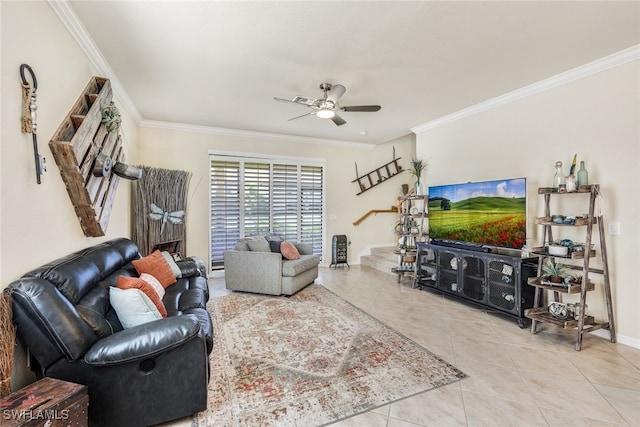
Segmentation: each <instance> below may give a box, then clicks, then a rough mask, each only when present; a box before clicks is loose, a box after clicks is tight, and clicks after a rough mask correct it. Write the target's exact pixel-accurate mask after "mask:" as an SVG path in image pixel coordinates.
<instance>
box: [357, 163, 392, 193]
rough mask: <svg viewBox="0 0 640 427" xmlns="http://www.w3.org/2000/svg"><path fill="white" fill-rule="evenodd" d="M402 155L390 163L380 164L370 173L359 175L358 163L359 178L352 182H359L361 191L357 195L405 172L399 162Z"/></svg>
mask: <svg viewBox="0 0 640 427" xmlns="http://www.w3.org/2000/svg"><path fill="white" fill-rule="evenodd" d="M400 159H401V157H398V158H394V159H393V160H391V161H390V162H389V163H387V164H384V165H382V166H380V167H379V168H377V169H374V170H372V171H371V172H369V173H366V174H364V175H361V176H358V165H356V176H357V178H356V179H354V180H353V181H351V182H357V183H358V186H359V187H360V192H359V193H356V196H359V195H360V194H362V193H364V192H365V191H369V190H371V189H372V188H373V187H375V186H376V185H380V184H382V183H383V182H385V181H386V180H388V179H390V178H393V177H394V176H396V175H399V174H400V173H402V172H404V169H402V166H400V164H399V163H398V160H400Z"/></svg>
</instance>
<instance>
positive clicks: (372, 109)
mask: <svg viewBox="0 0 640 427" xmlns="http://www.w3.org/2000/svg"><path fill="white" fill-rule="evenodd" d="M381 108H382V107H381V106H379V105H352V106H350V107H340V111H347V112H350V111H360V112H371V113H372V112H375V111H380V109H381Z"/></svg>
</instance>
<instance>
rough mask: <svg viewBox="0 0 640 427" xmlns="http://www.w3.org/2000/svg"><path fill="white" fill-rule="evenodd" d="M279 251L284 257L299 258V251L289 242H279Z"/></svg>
mask: <svg viewBox="0 0 640 427" xmlns="http://www.w3.org/2000/svg"><path fill="white" fill-rule="evenodd" d="M280 252H281V253H282V256H283V257H285V258H286V259H298V258H300V252H298V248H296V247H295V245H294V244H293V243H291V242H282V243H280Z"/></svg>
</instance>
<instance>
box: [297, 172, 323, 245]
mask: <svg viewBox="0 0 640 427" xmlns="http://www.w3.org/2000/svg"><path fill="white" fill-rule="evenodd" d="M322 169H323V168H322V167H321V166H304V165H303V166H302V167H301V171H300V202H301V206H300V219H301V221H300V222H301V223H300V241H301V242H302V243H312V244H313V253H320V254H321V253H322V242H323V240H324V239H323V229H324V223H323V218H324V212H323V208H324V196H323V193H324V190H323V189H324V183H323V171H322Z"/></svg>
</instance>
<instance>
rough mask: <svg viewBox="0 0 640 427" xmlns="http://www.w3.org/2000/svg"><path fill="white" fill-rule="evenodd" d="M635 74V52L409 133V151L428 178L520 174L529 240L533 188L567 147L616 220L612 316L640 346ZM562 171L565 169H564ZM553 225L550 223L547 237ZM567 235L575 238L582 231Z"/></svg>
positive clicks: (596, 309) (599, 305)
mask: <svg viewBox="0 0 640 427" xmlns="http://www.w3.org/2000/svg"><path fill="white" fill-rule="evenodd" d="M638 76H640V61H637V60H636V61H634V62H631V63H627V64H625V65H621V66H618V67H616V68H613V69H610V70H607V71H603V72H600V73H598V74H595V75H592V76H589V77H586V78H582V79H580V80H576V81H573V82H571V83H568V84H565V85H563V86H560V87H556V88H554V89H550V90H547V91H545V92H541V93H538V94H536V95H533V96H530V97H527V98H524V99H521V100H518V101H515V102H512V103H510V104H506V105H503V106H501V107H498V108H495V109H493V110H489V111H485V112H482V113H479V114H476V115H472V116H469V117H466V118H464V119H461V120H458V121H455V122H452V123H449V124H446V125H442V126H439V127H435V128H433V129H430V130H426V131H422V132H419V133H418V134H417V136H416V153H417V155H418V156H419V157H423V158H425V159H428V160H429V161H430V165H431V168H430V171H429V175H428V176H429V184H447V183H458V182H465V181H482V180H487V179H500V178H511V177H520V176H525V177H526V178H527V187H528V191H527V196H528V202H529V208H528V218H529V219H528V221H527V223H528V227H527V234H528V237H531V238H532V239H533V240H532V243H539V240H540V238H541V230H540V229H539V227H537V226H536V225H535V221H534V218H535V217H536V216H542V213H543V211H542V209H543V199H542V196H538V194H537V188H538V187H549V186H551V184H552V177H553V174H554V162H555V161H556V160H562V161H564V164H565V165H567V164H568V163H569V162H570V161H571V159H572V157H573V155H574V154H575V153H577V154H578V158H579V159H580V160H584V161H585V165H586V169H587V170H588V171H589V180H590V183H599V184H600V188H601V191H602V194H603V195H604V206H603V207H604V219H605V222H607V223H610V222H618V223H619V224H620V229H621V233H620V235H610V234H605V237H606V243H607V250H608V255H609V256H608V259H609V264H610V271H611V281H612V293H613V306H614V313H615V316H614V318H615V321H616V323H617V330H618V334H619V341H620V342H626V343H628V344H631V345H634V346H636V347H640V315H639V313H640V311H639V310H638V307H640V287H639V286H638V283H639V280H638V274H637V271H638V265H639V261H640V249H639V247H640V245H639V242H640V175H638V167H639V166H640V78H639V77H638ZM564 170H565V172H568V167H567V166H565V169H564ZM574 197H575V198H580V197H582V196H573V195H572V196H568V197H563V198H562V199H561V201H560V202H558V201H557V199H556V200H554V201H552V213H553V212H556V211H557V212H558V213H563V212H564V213H566V214H572V213H574V214H582V213H586V211H587V210H586V209H587V208H586V205H587V202H588V198H584V199H582V200H581V202H582V203H579V201H578V200H576V199H575V198H574ZM561 231H562V232H566V231H567V230H566V229H562V230H561ZM582 231H584V230H582ZM558 233H559V231H558V230H555V232H554V237H555V236H558V235H559V234H558ZM567 237H569V238H572V239H574V240H576V241H584V232H582V233H580V235H578V234H577V233H573V234H570V235H567ZM596 243H597V242H596ZM599 261H600V260H599V259H598V260H596V262H595V263H596V264H599ZM594 279H595V280H594V281H595V282H596V284H598V286H597V288H596V291H594V292H591V293H589V294H588V296H587V304H588V305H589V308H590V312H591V314H594V315H595V316H596V320H602V319H604V318H605V313H606V312H605V311H604V305H603V301H604V300H603V298H602V296H603V289H602V286H601V283H602V278H601V276H595V277H594ZM573 299H575V298H572V299H569V300H573Z"/></svg>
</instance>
